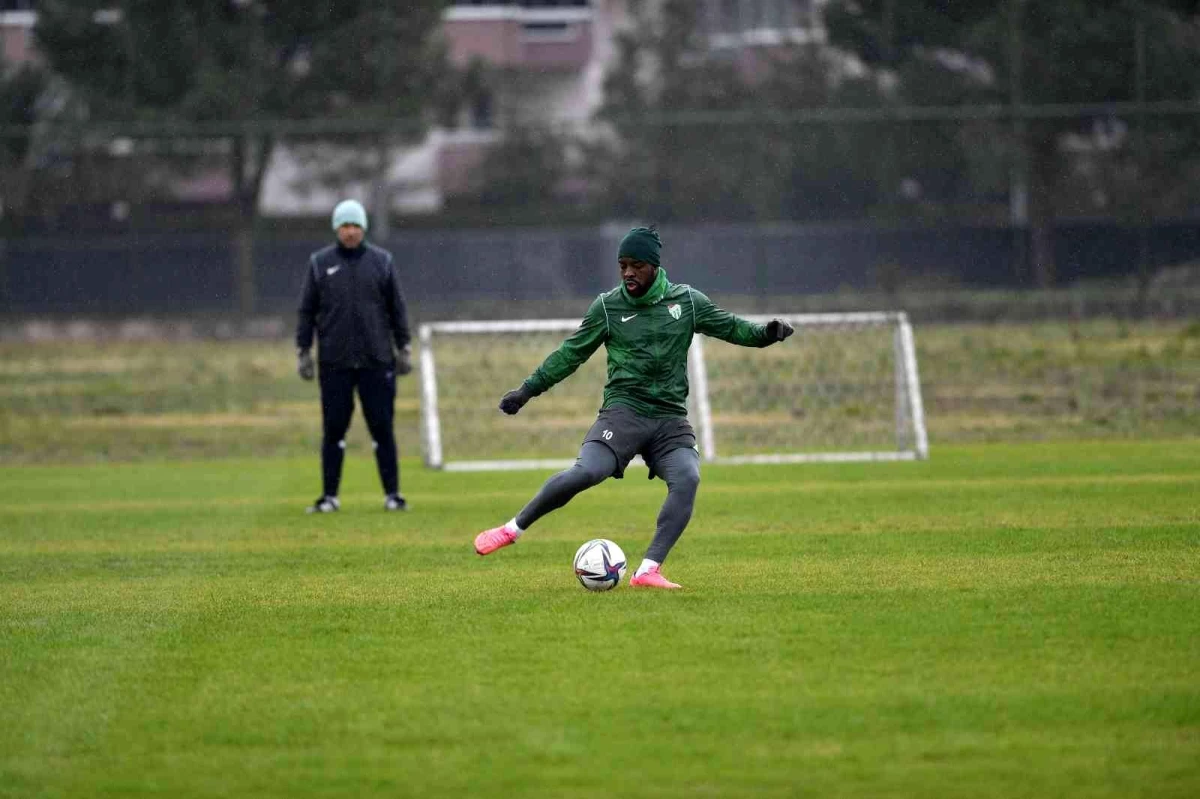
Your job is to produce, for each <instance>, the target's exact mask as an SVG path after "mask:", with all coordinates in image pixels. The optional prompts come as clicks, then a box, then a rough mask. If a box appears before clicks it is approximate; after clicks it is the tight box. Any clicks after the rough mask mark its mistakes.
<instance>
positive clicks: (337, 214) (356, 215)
mask: <svg viewBox="0 0 1200 799" xmlns="http://www.w3.org/2000/svg"><path fill="white" fill-rule="evenodd" d="M342 225H358V226H359V227H360V228H362V229H363V230H366V229H367V210H366V209H365V208H363V207H362V203H360V202H359V201H358V200H342V201H341V202H340V203H338V204H337V207H336V208H334V209H333V229H334V230H337V229H338V228H340V227H341V226H342Z"/></svg>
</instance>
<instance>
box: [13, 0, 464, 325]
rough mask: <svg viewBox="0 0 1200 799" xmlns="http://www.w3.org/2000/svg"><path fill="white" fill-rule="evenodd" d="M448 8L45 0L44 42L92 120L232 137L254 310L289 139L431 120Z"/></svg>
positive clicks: (302, 1)
mask: <svg viewBox="0 0 1200 799" xmlns="http://www.w3.org/2000/svg"><path fill="white" fill-rule="evenodd" d="M443 5H444V3H443V2H441V1H440V0H404V2H398V1H397V0H391V1H389V0H371V2H366V1H365V0H342V1H341V2H337V3H331V2H328V0H208V2H191V0H44V1H43V2H39V4H38V21H37V25H36V28H35V36H36V41H37V46H38V48H39V50H40V51H41V52H42V53H43V54H44V55H45V58H46V60H47V62H48V65H49V67H50V68H51V69H52V70H53V71H54V72H55V73H57V74H58V75H60V76H61V77H62V78H63V79H64V80H65V81H66V82H67V83H68V84H69V85H70V86H71V87H72V89H73V90H74V91H75V92H76V94H77V96H78V97H79V99H80V100H81V101H82V102H83V103H84V104H85V105H86V107H87V109H88V116H89V122H91V123H107V124H108V125H109V126H110V127H111V129H113V130H114V131H118V132H120V131H122V130H123V129H124V130H126V131H127V132H130V133H132V132H135V131H137V130H139V129H140V130H152V131H159V132H160V133H159V135H162V134H163V132H167V131H171V130H176V131H178V132H179V133H181V134H190V135H193V136H195V135H219V136H221V137H224V138H227V139H228V141H229V142H230V145H229V148H228V152H229V156H228V169H229V175H230V180H231V185H232V186H233V190H232V194H233V196H232V197H231V202H232V203H233V204H234V205H235V206H236V210H237V213H236V214H235V217H236V218H237V219H238V220H239V223H238V229H237V230H236V231H235V239H236V242H237V245H236V246H237V251H238V257H237V259H236V260H237V262H238V280H237V285H238V287H239V298H238V305H239V307H240V309H241V310H242V311H250V310H252V309H253V306H254V299H255V298H254V290H253V285H254V280H253V262H252V251H253V235H254V227H255V221H256V219H257V208H258V199H259V193H260V190H261V186H262V179H263V173H264V170H265V168H266V166H267V163H268V162H269V160H270V155H271V151H272V148H273V147H274V146H275V145H276V143H277V141H278V134H279V132H280V131H281V130H292V131H293V132H294V131H295V130H296V129H307V130H313V129H315V128H318V127H320V128H321V129H323V130H328V131H330V132H331V133H332V134H334V135H336V134H338V133H339V132H341V133H344V132H345V130H347V129H352V128H357V129H360V130H361V129H365V130H376V129H380V130H381V129H383V127H384V126H385V125H386V124H389V123H396V124H399V123H401V122H403V123H405V124H408V125H411V124H412V121H413V120H417V119H420V118H421V117H422V114H423V113H424V112H425V110H426V104H427V102H428V97H429V95H430V92H429V91H428V89H429V87H430V85H431V84H432V82H433V80H434V76H436V75H438V74H439V71H440V65H439V58H438V57H437V56H438V53H437V50H436V49H435V48H434V47H433V46H432V43H433V42H434V41H435V37H433V36H432V33H433V32H434V30H435V28H436V26H437V25H438V24H439V21H440V13H441V9H442V7H443ZM280 120H286V121H287V122H288V123H289V125H290V126H289V127H283V126H280V125H279V124H278V123H279V121H280ZM305 123H307V125H308V127H307V128H305ZM139 126H140V127H139Z"/></svg>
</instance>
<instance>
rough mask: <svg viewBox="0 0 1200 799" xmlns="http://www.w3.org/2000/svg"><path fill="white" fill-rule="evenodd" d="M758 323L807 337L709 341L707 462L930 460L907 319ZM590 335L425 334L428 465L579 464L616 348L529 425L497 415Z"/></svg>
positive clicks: (697, 417) (476, 329)
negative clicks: (561, 353) (556, 353)
mask: <svg viewBox="0 0 1200 799" xmlns="http://www.w3.org/2000/svg"><path fill="white" fill-rule="evenodd" d="M745 318H747V319H750V320H751V321H755V322H767V321H769V320H770V319H772V318H779V319H786V320H787V321H788V322H789V323H791V324H792V325H794V326H795V328H796V334H795V335H794V336H792V337H791V338H789V339H788V340H787V341H786V342H783V343H781V344H776V345H774V346H771V347H766V348H763V349H752V348H745V347H737V346H734V345H732V344H728V343H726V342H723V341H720V340H716V339H709V338H707V337H705V336H701V335H697V336H696V337H695V338H694V339H693V340H692V346H691V349H690V350H689V352H688V373H689V382H690V385H691V392H690V397H689V406H690V407H689V417H690V418H691V420H692V423H693V426H694V427H695V428H696V435H697V439H698V440H697V445H698V447H699V449H700V454H701V456H702V457H703V459H704V460H705V461H706V462H709V463H798V462H806V461H872V460H874V461H882V460H889V461H895V460H916V459H924V458H926V457H928V454H929V442H928V438H927V436H926V432H925V414H924V407H923V404H922V399H921V386H920V380H919V376H918V373H917V356H916V350H915V346H914V342H913V332H912V326H911V325H910V324H909V321H908V317H907V316H906V315H905V313H904V312H902V311H886V312H863V313H827V314H793V315H786V314H783V315H775V316H758V315H749V316H745ZM578 325H579V320H577V319H548V320H511V321H472V322H432V323H426V324H423V325H421V326H420V330H419V341H420V347H421V353H420V369H421V439H422V454H423V457H424V460H425V464H426V465H427V466H430V467H433V468H439V469H447V470H459V471H467V470H474V471H482V470H499V469H561V468H565V467H566V466H569V465H570V464H571V463H573V462H574V459H575V456H576V454H577V453H578V451H579V445H580V443H581V442H582V440H583V436H584V434H585V433H586V432H587V430H588V428H589V427H591V424H592V422H593V421H594V420H595V417H596V412H597V411H598V410H599V407H600V402H601V399H602V395H603V388H604V380H605V355H604V348H603V346H602V347H601V348H600V350H597V351H596V353H595V354H593V355H592V357H591V358H590V359H589V360H588V361H587V363H585V364H584V365H583V366H581V367H580V369H579V371H577V372H576V373H575V374H573V375H571V376H570V377H569V378H567V379H566V380H564V381H562V382H561V383H559V384H558V385H556V386H554V387H553V388H552V389H550V391H548V392H546V393H545V394H543V395H541V396H540V397H537V398H536V399H534V400H532V401H531V402H530V403H529V404H528V405H526V406H525V407H524V408H523V409H522V410H521V412H520V413H519V414H517V415H516V416H505V415H504V414H503V413H501V412H500V410H499V409H498V408H497V405H498V403H499V401H500V397H501V396H502V395H503V394H504V392H506V391H508V390H509V389H512V388H516V387H517V386H518V385H519V384H520V383H521V381H522V380H524V379H525V378H526V377H528V376H529V373H530V372H532V371H533V369H534V368H536V367H537V366H538V365H539V364H540V363H541V362H542V360H543V359H544V358H545V357H546V356H547V355H549V354H550V353H551V352H552V351H553V350H554V349H555V348H556V347H557V346H558V345H559V344H560V343H561V342H562V340H563V338H564V337H565V336H567V335H569V334H570V333H571V332H572V331H573V330H575V328H576V327H578ZM635 462H640V459H639V461H635Z"/></svg>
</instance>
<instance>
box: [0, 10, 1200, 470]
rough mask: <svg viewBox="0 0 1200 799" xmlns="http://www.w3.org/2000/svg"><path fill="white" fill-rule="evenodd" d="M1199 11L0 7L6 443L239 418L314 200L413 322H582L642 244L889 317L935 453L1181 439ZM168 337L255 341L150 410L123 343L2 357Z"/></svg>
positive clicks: (758, 303)
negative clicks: (355, 207) (193, 415)
mask: <svg viewBox="0 0 1200 799" xmlns="http://www.w3.org/2000/svg"><path fill="white" fill-rule="evenodd" d="M1197 11H1198V9H1197V3H1196V2H1190V1H1189V2H1184V0H956V2H953V3H946V2H940V1H938V0H692V1H689V2H684V1H683V0H641V1H640V2H639V1H638V0H519V1H518V0H509V1H507V2H506V1H504V0H497V1H496V2H481V1H480V0H460V1H458V2H434V1H432V0H406V2H387V1H386V0H373V2H357V1H356V0H339V2H336V3H335V2H330V0H287V2H284V1H283V0H204V2H194V1H192V0H69V1H68V0H0V58H2V66H0V75H2V77H0V114H3V118H2V119H0V344H3V348H2V349H0V352H2V353H3V357H4V363H0V372H3V377H4V379H5V380H6V381H7V382H8V383H9V388H8V389H7V390H3V391H0V399H2V400H3V402H4V406H5V414H4V416H3V418H4V419H6V420H7V421H5V422H3V423H0V445H2V446H0V453H7V454H8V455H10V456H15V455H17V454H19V455H20V456H21V457H37V456H38V454H37V453H31V452H28V451H27V449H28V447H26V446H24V445H19V444H16V443H13V442H14V441H15V440H16V439H17V438H21V437H22V436H21V435H18V434H17V433H16V432H14V431H16V430H17V429H18V428H20V429H21V430H32V429H33V427H31V425H33V426H36V425H35V422H36V420H37V419H40V418H42V417H43V416H45V415H46V414H48V413H54V410H53V409H54V408H55V407H58V405H56V403H59V405H61V406H62V408H63V409H64V410H63V412H64V413H67V412H70V413H73V414H74V415H75V416H82V417H89V418H90V417H112V416H128V415H130V414H134V415H136V414H137V413H148V412H151V411H156V412H172V411H173V410H179V411H180V412H183V411H186V410H188V409H189V408H191V405H189V403H192V404H195V403H198V402H201V400H199V399H197V398H198V397H209V398H210V400H209V401H208V403H207V404H202V407H198V408H191V410H196V411H200V410H203V411H205V412H208V411H213V410H214V409H217V410H220V411H221V412H223V413H232V414H234V415H235V416H236V414H237V413H241V412H246V411H247V409H249V408H257V407H260V406H262V404H263V403H264V402H266V400H263V399H261V398H260V399H254V396H258V395H254V394H253V393H252V392H250V393H247V392H248V391H249V390H248V389H247V388H246V386H247V385H252V384H253V382H254V380H255V379H257V378H256V375H258V376H259V377H262V379H264V380H268V379H269V380H276V379H278V380H280V381H283V380H284V379H285V378H286V377H287V372H288V371H289V370H290V367H291V364H290V362H289V361H288V355H289V350H288V347H287V341H288V339H289V336H290V332H291V328H292V325H293V324H294V309H295V304H296V299H297V296H298V291H299V285H300V279H301V276H302V273H303V269H304V264H305V261H306V257H307V255H308V253H310V252H311V251H312V250H314V249H316V248H318V247H321V246H324V245H326V244H329V243H332V240H333V238H332V231H331V230H330V227H329V214H330V211H331V209H332V207H333V205H334V204H335V203H336V202H337V201H338V200H339V199H341V198H343V197H357V198H359V199H361V200H362V201H363V202H364V204H365V205H366V206H367V208H368V211H369V213H370V214H371V228H370V231H369V237H370V238H371V239H372V240H373V241H374V242H375V243H377V244H380V245H382V246H385V247H387V248H388V249H390V250H392V251H393V252H394V253H395V255H396V256H397V261H398V263H399V266H400V272H401V276H402V279H403V281H404V286H405V290H406V294H407V296H408V299H409V302H410V310H411V312H412V315H413V317H414V321H417V322H419V321H432V320H436V319H451V318H489V319H494V318H526V317H540V316H546V315H553V316H569V317H573V316H578V315H580V314H581V313H582V310H583V309H584V308H585V307H586V303H587V301H588V299H589V298H590V297H592V296H594V295H595V293H597V292H599V291H602V290H605V289H607V288H610V287H612V286H613V285H614V284H615V282H616V270H615V265H614V247H615V245H616V242H617V241H618V239H619V238H620V236H621V235H622V234H623V233H624V232H625V230H627V229H628V227H629V226H630V225H632V224H640V223H648V222H656V223H657V224H658V225H659V226H660V228H661V229H662V231H663V238H664V241H665V249H664V262H665V265H666V266H667V268H668V270H669V272H670V274H671V276H672V278H673V279H674V280H677V281H686V282H689V283H692V284H694V285H696V286H697V287H699V288H701V289H703V290H705V291H706V292H707V293H709V294H710V295H711V296H712V297H713V298H714V299H716V300H717V301H718V302H720V303H721V304H722V305H724V306H725V307H728V308H730V309H732V310H736V311H742V312H772V311H774V312H784V311H786V312H802V311H828V310H873V309H886V310H893V309H895V310H906V311H907V312H908V313H909V315H910V317H911V318H912V319H913V321H914V323H915V324H916V326H917V341H918V347H919V348H920V349H921V368H922V378H923V382H924V383H925V386H926V394H927V404H928V406H929V408H928V410H929V415H930V426H931V435H932V436H933V437H934V438H935V440H936V439H937V437H938V436H939V435H940V436H941V438H942V440H958V439H960V438H968V439H977V438H981V437H982V438H988V437H995V438H1012V437H1028V436H1047V435H1061V434H1063V431H1069V432H1071V434H1084V435H1109V434H1112V432H1113V431H1118V432H1119V433H1120V434H1122V435H1150V434H1169V435H1176V434H1179V433H1181V432H1194V431H1195V430H1196V429H1197V428H1196V423H1197V421H1198V417H1197V411H1196V408H1197V406H1200V388H1198V387H1197V383H1198V367H1197V366H1196V364H1197V361H1200V358H1197V356H1198V355H1200V324H1198V323H1197V322H1196V321H1195V320H1196V318H1197V310H1198V309H1200V268H1198V267H1197V264H1198V263H1200V179H1198V178H1200V147H1197V144H1198V142H1200V18H1198V17H1197ZM185 340H186V341H206V340H225V341H260V342H261V341H267V342H271V343H272V344H273V346H274V345H277V346H275V348H274V349H273V350H270V354H268V355H264V354H263V353H264V350H263V348H262V347H261V346H259V347H257V348H250V349H247V350H246V351H245V352H246V354H245V358H248V359H254V358H258V359H260V360H261V362H255V363H257V366H255V365H253V363H252V364H251V365H250V366H247V362H246V361H245V360H244V359H243V360H237V359H235V360H234V361H229V362H228V363H227V361H226V360H222V359H223V358H225V357H226V356H225V355H222V356H220V357H217V356H214V357H213V358H212V359H211V361H206V360H205V356H203V355H194V356H192V359H193V360H192V362H193V363H204V364H207V365H205V366H203V367H196V368H195V369H193V370H192V372H191V373H189V374H191V377H190V378H189V379H190V380H191V381H192V382H191V383H188V382H187V380H184V382H183V383H178V380H176V382H175V383H171V382H170V381H166V380H164V381H162V382H163V388H162V392H164V393H163V394H162V395H161V396H159V395H156V394H154V391H152V390H151V389H150V388H149V386H150V385H151V384H152V382H154V381H151V380H150V378H149V377H142V378H139V381H140V382H139V383H138V386H139V387H138V388H136V389H134V388H128V389H127V388H123V387H127V386H129V385H130V383H129V380H130V379H131V378H130V375H133V374H138V373H137V372H136V369H137V368H142V367H145V368H146V369H150V370H151V372H153V369H155V368H158V369H159V372H158V373H162V368H161V364H160V365H159V367H154V366H147V365H146V364H147V363H152V362H154V358H153V357H151V358H150V360H149V361H145V362H143V361H137V359H136V358H135V359H133V361H130V363H141V364H142V367H135V366H129V364H128V363H126V362H120V363H117V362H113V363H110V367H111V369H110V371H107V372H104V371H103V370H100V371H101V372H103V378H102V380H101V383H102V385H106V386H107V389H106V390H100V389H96V391H95V394H96V396H95V397H92V398H91V399H86V398H83V399H81V397H83V396H84V394H87V391H85V389H84V388H82V386H84V385H85V384H87V385H89V386H91V389H95V385H93V384H92V383H89V382H88V381H87V380H84V379H83V378H82V377H79V376H78V375H76V377H77V378H78V379H77V380H76V382H75V384H77V385H79V386H81V388H80V389H79V391H78V392H75V393H74V394H72V393H71V392H69V391H68V392H66V393H65V394H64V393H63V392H64V389H63V386H64V385H67V384H70V383H71V381H70V380H66V379H65V378H64V375H66V374H71V372H70V368H71V367H65V366H54V367H49V366H47V367H45V368H44V369H43V371H42V372H38V368H37V367H36V366H31V365H30V361H29V359H31V358H36V357H48V356H46V353H45V352H44V351H43V352H41V353H40V354H39V352H38V351H36V350H33V349H30V345H31V344H32V343H37V342H55V341H58V342H62V341H66V342H74V343H75V344H77V345H78V347H82V348H85V349H75V350H73V352H76V353H78V352H87V351H88V350H87V349H86V347H100V348H102V349H104V351H105V352H108V353H110V354H111V353H113V352H114V351H115V350H114V349H113V347H115V346H116V344H115V343H116V342H142V343H143V344H144V345H145V346H152V345H153V343H154V342H164V341H166V342H179V341H185ZM178 351H179V350H178V349H176V350H174V352H178ZM92 363H93V365H94V363H95V361H94V360H93V361H92ZM122 364H124V365H122ZM219 364H226V366H220V365H219ZM531 366H532V364H531ZM222 369H226V371H225V372H222V371H221V370H222ZM63 370H66V371H63ZM122 370H124V371H122ZM129 370H134V371H129ZM197 370H199V371H197ZM205 370H208V371H207V372H206V371H205ZM76 372H78V373H80V374H86V375H88V376H90V377H91V378H96V379H101V378H97V377H96V376H97V374H98V372H97V370H96V369H95V368H85V367H84V366H80V365H77V367H76ZM37 374H42V377H41V378H38V379H36V380H35V379H33V378H31V377H30V375H37ZM147 374H149V373H147ZM202 374H208V377H207V378H205V377H203V376H202ZM198 375H201V376H198ZM218 376H219V379H218ZM176 377H179V376H176ZM179 379H183V378H179ZM206 380H207V381H208V382H204V381H206ZM105 381H107V382H105ZM196 381H200V382H201V383H203V385H205V386H208V387H209V389H212V387H213V386H214V385H216V386H218V388H219V387H220V386H225V388H224V389H220V390H217V389H212V391H209V393H205V391H198V390H196V385H199V384H198V383H196ZM169 385H180V386H183V387H188V386H190V388H188V389H187V390H186V391H185V392H183V393H181V395H180V396H178V397H175V398H174V399H171V398H170V397H173V396H174V395H173V394H171V393H170V392H171V389H170V388H169ZM282 385H283V383H282V382H280V384H279V386H282ZM49 386H54V388H53V389H51V388H49ZM287 386H288V388H287V389H286V390H284V389H282V388H279V387H276V388H275V389H271V390H269V391H266V394H270V393H271V391H274V390H278V391H283V393H284V396H285V399H286V397H287V396H288V394H289V392H290V393H291V394H298V392H299V390H300V387H299V386H293V385H292V383H291V382H288V383H287ZM91 389H88V391H90V390H91ZM213 391H215V392H216V393H213ZM123 392H124V393H123ZM126 394H127V395H128V396H126ZM87 396H89V397H91V395H90V394H87ZM101 396H107V397H108V399H99V397H101ZM156 396H158V399H155V397H156ZM305 396H307V395H305ZM114 397H115V398H116V399H113V398H114ZM121 397H125V399H121ZM310 399H311V398H310ZM414 402H415V399H414ZM314 404H315V403H314ZM177 406H178V407H177ZM105 408H107V410H105ZM279 412H280V411H279V408H275V411H273V413H275V418H277V417H278V415H279ZM402 415H403V414H402ZM414 418H415V417H414ZM950 419H957V420H958V421H956V422H955V423H954V424H953V425H951V424H950V422H949V421H948V420H950ZM14 420H15V421H14ZM1038 420H1041V421H1038ZM175 423H176V427H175V428H174V429H176V430H178V429H180V428H179V427H178V424H182V423H181V422H180V420H175ZM230 424H233V422H230ZM939 425H941V427H940V428H939ZM52 429H56V428H54V426H53V425H48V426H47V427H46V428H45V429H43V430H42V431H41V432H40V433H39V435H42V436H43V437H46V436H52V435H54V434H53V433H52V432H51V431H52ZM62 437H63V441H62V446H64V447H67V448H68V449H69V448H70V446H71V445H72V442H73V441H75V440H76V439H75V438H73V437H72V436H71V435H68V434H62ZM31 440H32V439H31ZM5 442H7V443H5ZM309 443H311V442H305V446H307V445H308V444H309ZM225 445H226V446H230V445H231V444H230V442H225ZM197 446H198V447H199V446H200V445H197ZM260 446H266V443H265V442H260ZM200 448H201V449H203V447H200ZM51 449H53V448H52V447H51Z"/></svg>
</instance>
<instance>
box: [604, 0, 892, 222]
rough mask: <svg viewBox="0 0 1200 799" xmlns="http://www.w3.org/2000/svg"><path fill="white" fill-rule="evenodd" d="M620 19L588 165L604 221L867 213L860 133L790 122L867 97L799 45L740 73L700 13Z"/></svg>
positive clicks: (871, 186) (870, 193)
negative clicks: (626, 22)
mask: <svg viewBox="0 0 1200 799" xmlns="http://www.w3.org/2000/svg"><path fill="white" fill-rule="evenodd" d="M631 11H632V12H633V14H634V18H635V23H634V24H633V25H631V26H629V27H628V28H627V29H626V30H625V31H624V32H622V33H620V34H619V35H618V37H617V40H616V48H617V53H618V55H617V57H616V58H615V59H614V64H615V66H614V68H613V69H612V70H611V71H610V72H609V73H608V75H606V80H605V102H604V104H603V106H602V108H601V109H600V112H599V114H598V117H599V121H600V122H601V123H603V124H605V125H606V126H608V128H609V129H611V131H612V134H613V135H612V137H611V140H610V141H609V142H608V145H607V146H606V147H602V148H598V152H597V153H595V154H594V155H593V156H592V158H591V159H590V162H591V163H592V164H593V165H594V168H595V171H596V172H597V177H596V180H597V182H598V183H599V184H600V185H601V186H602V187H603V195H604V198H605V201H606V205H607V210H608V212H609V213H611V214H615V215H618V216H627V217H637V218H641V219H654V220H658V221H663V222H666V221H671V220H686V219H696V220H700V219H707V220H766V219H787V218H790V219H797V218H800V219H813V218H822V217H829V216H847V215H855V216H857V215H861V214H863V213H866V211H867V209H868V208H870V207H871V206H872V205H874V204H876V202H877V200H878V198H877V196H876V192H877V188H876V181H875V177H874V175H873V174H872V166H871V165H872V163H873V161H872V159H871V157H870V156H871V153H872V146H873V145H872V142H871V140H870V136H869V131H867V130H866V129H864V128H863V127H861V126H859V127H835V126H832V125H830V124H827V123H824V122H812V121H805V120H803V119H801V117H802V115H803V114H804V112H811V111H817V110H823V109H830V108H835V109H836V108H839V107H843V106H845V105H847V104H851V105H853V104H859V103H861V102H862V100H863V98H862V97H861V94H862V92H863V91H867V92H872V91H873V89H872V87H870V86H869V85H867V84H864V83H862V82H856V81H853V80H846V81H841V82H839V81H837V80H835V73H836V67H835V65H833V64H831V63H830V62H829V61H828V60H826V59H825V58H824V56H823V54H822V53H821V52H820V51H819V50H818V49H816V48H814V47H811V46H802V45H792V46H785V47H780V48H778V49H776V50H775V51H774V53H773V55H772V56H771V57H769V58H764V59H763V60H762V61H760V62H759V63H758V64H757V66H756V67H754V68H751V69H747V68H746V65H745V64H742V63H739V62H738V60H737V59H736V57H730V54H729V53H720V52H716V51H713V50H712V49H711V48H710V46H709V42H708V38H707V35H706V33H705V31H704V25H703V23H704V20H703V18H702V16H701V15H702V14H703V13H704V7H703V4H699V3H693V2H686V0H665V2H662V3H660V4H653V3H645V2H643V3H632V4H631Z"/></svg>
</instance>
